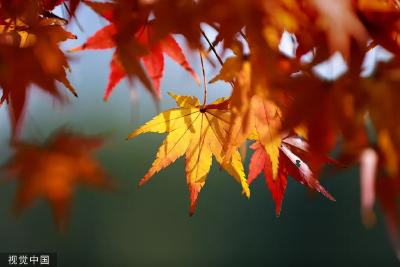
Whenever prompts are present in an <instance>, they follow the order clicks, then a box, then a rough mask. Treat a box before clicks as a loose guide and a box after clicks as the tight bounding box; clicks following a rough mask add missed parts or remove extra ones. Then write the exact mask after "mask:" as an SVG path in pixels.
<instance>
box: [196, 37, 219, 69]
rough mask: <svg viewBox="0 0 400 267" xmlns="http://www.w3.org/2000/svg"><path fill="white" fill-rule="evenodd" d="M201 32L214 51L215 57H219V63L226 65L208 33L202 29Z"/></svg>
mask: <svg viewBox="0 0 400 267" xmlns="http://www.w3.org/2000/svg"><path fill="white" fill-rule="evenodd" d="M201 34H202V35H203V37H204V39H206V41H207V43H208V45H209V46H210V48H211V51H213V53H214V55H215V57H216V58H217V59H218V62H219V64H221V66H222V65H224V62H223V61H222V59H221V57H220V56H219V55H218V53H217V50H215V47H214V45H213V44H212V43H211V41H210V39H208V37H207V35H206V33H205V32H204V31H203V30H201Z"/></svg>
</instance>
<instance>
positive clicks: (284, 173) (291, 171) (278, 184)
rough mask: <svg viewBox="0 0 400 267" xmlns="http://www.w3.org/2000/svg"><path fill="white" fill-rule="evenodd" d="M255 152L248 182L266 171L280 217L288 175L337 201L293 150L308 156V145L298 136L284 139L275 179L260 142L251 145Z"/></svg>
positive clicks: (267, 183) (267, 180)
mask: <svg viewBox="0 0 400 267" xmlns="http://www.w3.org/2000/svg"><path fill="white" fill-rule="evenodd" d="M251 148H252V149H253V150H254V153H253V155H252V156H251V160H250V166H249V175H248V179H247V182H248V183H249V184H251V183H252V182H253V181H254V180H255V179H256V178H257V176H258V175H259V174H260V173H261V171H264V177H265V182H266V185H267V187H268V189H269V190H270V191H271V193H272V199H273V200H274V202H275V212H276V215H277V216H279V215H280V213H281V208H282V202H283V197H284V194H285V190H286V186H287V177H288V175H290V176H292V177H293V178H294V179H295V180H296V181H297V182H299V183H301V184H304V185H306V186H307V187H309V188H312V189H314V190H316V191H318V192H320V193H321V194H323V195H324V196H326V197H327V198H328V199H330V200H332V201H335V199H334V198H333V197H332V196H331V195H330V194H329V193H328V191H326V190H325V188H324V187H323V186H322V185H321V184H320V183H319V181H318V180H317V179H316V178H315V177H314V176H313V173H312V171H311V169H310V168H309V167H308V165H307V163H305V162H304V161H303V160H302V159H300V158H299V157H298V156H297V155H296V154H294V153H293V152H292V150H294V149H296V150H297V151H298V152H300V153H301V154H305V155H306V154H307V153H308V151H307V143H306V142H305V141H304V140H303V139H301V138H300V137H297V136H290V137H286V138H284V139H282V143H281V145H280V148H279V167H278V175H277V176H276V178H275V179H273V174H272V163H271V160H270V158H269V156H268V154H267V153H266V151H265V149H264V146H263V145H261V143H260V142H255V143H253V144H252V145H251Z"/></svg>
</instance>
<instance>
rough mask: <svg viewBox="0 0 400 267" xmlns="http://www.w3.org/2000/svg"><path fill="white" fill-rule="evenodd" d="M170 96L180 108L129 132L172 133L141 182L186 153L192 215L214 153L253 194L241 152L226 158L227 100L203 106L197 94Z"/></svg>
mask: <svg viewBox="0 0 400 267" xmlns="http://www.w3.org/2000/svg"><path fill="white" fill-rule="evenodd" d="M169 95H170V96H171V97H173V98H174V99H175V101H176V103H177V105H178V106H179V108H174V109H170V110H167V111H164V112H162V113H161V114H159V115H158V116H156V117H154V118H153V119H152V120H150V121H149V122H147V123H146V124H144V125H143V126H141V127H140V128H138V129H137V130H135V131H134V132H132V133H131V134H130V135H129V138H133V137H136V136H138V135H140V134H142V133H146V132H156V133H168V135H167V137H166V138H165V140H164V142H163V144H162V145H161V147H160V148H159V150H158V152H157V156H156V159H155V161H154V162H153V164H152V167H151V168H150V169H149V171H148V172H147V173H146V174H145V175H144V176H143V178H142V179H141V180H140V182H139V185H143V184H144V183H145V182H147V181H148V180H149V179H150V178H151V177H152V176H153V175H154V174H155V173H157V172H159V171H161V170H162V169H164V168H166V167H168V166H169V165H170V164H172V163H173V162H175V161H176V160H177V159H178V158H179V157H181V156H183V155H185V162H186V167H185V170H186V182H187V185H188V188H189V194H190V208H189V212H190V215H192V214H193V213H194V211H195V208H196V204H197V199H198V195H199V193H200V191H201V189H202V188H203V186H204V185H205V182H206V179H207V176H208V173H209V171H210V167H211V163H212V156H214V157H215V159H216V160H217V162H218V163H219V164H220V165H221V167H222V168H223V169H224V170H225V171H227V172H228V173H229V174H230V175H231V176H233V177H234V178H235V180H236V181H237V182H239V183H240V184H241V186H242V188H243V191H244V193H245V194H246V196H247V197H249V196H250V191H249V188H248V185H247V182H246V179H245V174H244V171H243V165H242V162H241V157H240V154H239V152H238V151H237V150H236V151H235V152H234V153H233V154H232V157H231V160H230V161H224V160H223V153H224V152H223V146H224V142H225V140H226V138H227V133H226V131H227V129H228V128H229V116H230V111H229V109H227V103H226V100H224V99H219V100H216V101H215V102H213V103H212V104H209V105H205V106H203V105H200V103H199V101H198V99H197V98H194V97H189V96H178V95H175V94H172V93H170V94H169Z"/></svg>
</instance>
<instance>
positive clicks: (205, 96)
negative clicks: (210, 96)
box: [199, 51, 207, 108]
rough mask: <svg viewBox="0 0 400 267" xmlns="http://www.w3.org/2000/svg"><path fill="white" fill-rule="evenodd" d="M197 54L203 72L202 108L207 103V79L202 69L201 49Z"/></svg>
mask: <svg viewBox="0 0 400 267" xmlns="http://www.w3.org/2000/svg"><path fill="white" fill-rule="evenodd" d="M199 55H200V62H201V71H202V74H203V87H204V97H203V108H204V107H205V105H206V103H207V81H206V72H205V70H204V61H203V56H202V54H201V51H199Z"/></svg>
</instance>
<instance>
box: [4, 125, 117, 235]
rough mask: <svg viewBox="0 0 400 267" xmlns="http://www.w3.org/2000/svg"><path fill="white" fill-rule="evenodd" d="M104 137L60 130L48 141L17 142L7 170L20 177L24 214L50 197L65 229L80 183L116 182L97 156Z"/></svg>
mask: <svg viewBox="0 0 400 267" xmlns="http://www.w3.org/2000/svg"><path fill="white" fill-rule="evenodd" d="M102 144H103V140H102V139H101V138H99V137H86V136H80V135H76V134H71V133H68V132H65V131H60V132H58V133H57V134H55V135H54V136H53V137H52V138H50V139H49V141H47V143H46V144H44V145H37V144H30V143H22V142H16V143H14V150H15V154H14V156H13V158H12V159H11V160H10V161H9V162H8V163H7V164H6V165H5V166H3V171H5V172H6V173H8V174H9V175H10V176H13V177H15V179H16V180H17V181H18V186H17V193H16V198H15V205H14V208H15V211H16V213H17V214H20V213H21V212H22V211H23V210H25V209H26V208H28V207H29V206H31V205H32V204H33V203H34V202H35V201H36V200H38V199H41V198H43V199H46V200H47V201H48V202H49V204H50V206H51V209H52V211H53V215H54V219H55V222H56V224H57V226H58V227H59V229H60V230H65V228H66V226H67V221H68V215H69V210H70V206H71V198H72V197H73V194H74V190H75V187H76V186H77V185H88V186H90V187H96V188H100V189H110V188H111V186H112V184H111V182H110V180H109V178H108V175H107V174H106V173H105V171H104V170H103V169H102V167H101V165H100V164H99V163H98V162H97V161H96V160H95V159H94V158H93V153H94V151H95V150H97V149H99V148H100V147H101V146H102Z"/></svg>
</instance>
